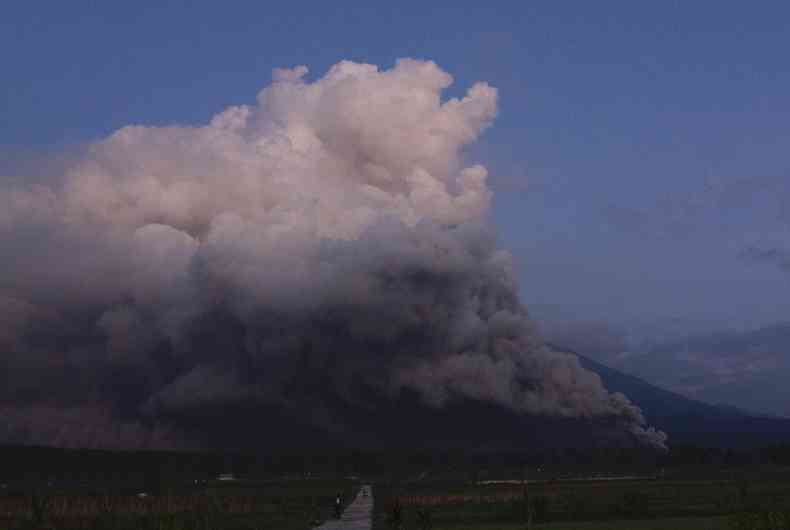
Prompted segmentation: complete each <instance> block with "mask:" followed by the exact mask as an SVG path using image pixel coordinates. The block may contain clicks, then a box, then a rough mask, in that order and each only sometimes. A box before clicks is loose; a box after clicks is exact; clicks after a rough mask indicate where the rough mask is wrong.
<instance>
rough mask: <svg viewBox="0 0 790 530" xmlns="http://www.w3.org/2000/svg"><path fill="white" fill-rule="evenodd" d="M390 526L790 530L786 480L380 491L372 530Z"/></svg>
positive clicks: (447, 485)
mask: <svg viewBox="0 0 790 530" xmlns="http://www.w3.org/2000/svg"><path fill="white" fill-rule="evenodd" d="M396 512H397V515H396ZM397 521H400V525H401V527H402V528H407V529H411V528H415V529H418V530H428V529H431V530H494V529H501V530H509V529H513V530H515V529H517V528H518V529H519V530H524V529H525V528H528V527H530V528H534V529H547V530H548V529H554V530H570V529H580V530H583V529H591V530H592V529H610V528H611V529H631V528H633V529H684V528H689V529H696V530H707V529H716V530H719V529H721V530H724V529H732V530H783V529H788V530H790V474H788V473H774V474H773V475H770V476H769V475H762V476H754V477H750V478H744V477H732V478H716V479H700V478H697V479H690V478H684V479H673V478H652V479H645V480H585V481H572V480H553V481H552V480H548V481H540V482H534V483H527V484H526V486H525V485H523V484H521V485H519V484H512V483H511V484H475V483H471V482H467V483H460V482H441V481H436V482H433V483H431V482H430V481H415V482H411V483H402V484H398V485H393V484H389V485H381V486H380V487H379V489H378V492H377V510H376V520H375V526H376V528H377V530H383V529H387V528H395V527H397V526H398V523H397Z"/></svg>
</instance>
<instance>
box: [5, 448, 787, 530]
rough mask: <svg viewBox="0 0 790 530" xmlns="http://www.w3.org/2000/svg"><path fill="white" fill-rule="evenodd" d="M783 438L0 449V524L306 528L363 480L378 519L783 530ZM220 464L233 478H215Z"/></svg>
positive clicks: (417, 525) (387, 523) (452, 524)
mask: <svg viewBox="0 0 790 530" xmlns="http://www.w3.org/2000/svg"><path fill="white" fill-rule="evenodd" d="M789 456H790V450H788V448H787V447H786V446H782V447H772V448H768V449H763V450H760V451H742V452H737V451H731V450H718V449H706V448H698V447H679V448H673V450H672V452H671V453H669V454H656V453H645V452H639V451H633V450H611V449H608V450H594V451H586V452H585V451H578V450H573V451H567V450H566V451H554V452H549V453H541V454H538V453H535V454H529V453H482V452H481V453H464V452H460V451H457V452H452V451H447V452H434V453H431V452H416V453H408V452H395V451H392V452H387V453H362V452H357V453H338V454H335V455H332V454H328V455H320V454H301V455H299V454H297V455H290V456H289V455H269V456H267V457H254V456H250V455H219V454H200V453H110V452H99V451H55V450H49V449H31V448H6V449H0V530H42V529H44V530H59V529H63V530H65V529H85V530H101V529H118V530H126V529H128V530H154V529H156V530H170V529H172V530H209V529H216V528H222V529H223V530H224V529H228V530H234V529H253V528H254V529H257V530H262V529H263V530H266V529H272V530H274V529H277V530H289V529H294V530H296V529H300V530H305V529H307V528H310V527H312V526H313V525H315V524H317V523H318V522H319V521H321V520H324V519H328V518H330V517H331V512H332V505H333V501H334V497H335V494H336V493H337V492H339V491H340V492H342V493H343V496H344V498H345V499H346V500H347V501H350V500H351V499H352V498H353V494H354V488H355V485H358V484H359V483H361V482H362V479H355V478H354V476H356V475H359V476H364V477H365V479H364V481H365V482H371V483H373V484H374V499H375V513H374V521H373V522H374V528H375V529H376V530H393V529H400V530H494V529H497V530H510V529H512V530H516V529H518V530H531V529H547V530H548V529H553V530H569V529H590V530H593V529H620V528H621V529H659V528H673V529H683V528H689V529H691V528H693V529H696V530H784V529H787V530H790V458H789ZM221 473H235V480H230V481H220V480H217V477H218V476H219V475H220V474H221Z"/></svg>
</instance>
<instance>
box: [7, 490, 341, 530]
mask: <svg viewBox="0 0 790 530" xmlns="http://www.w3.org/2000/svg"><path fill="white" fill-rule="evenodd" d="M338 492H342V493H343V497H344V499H347V500H350V499H351V498H352V497H353V493H354V488H353V484H352V482H351V481H349V480H342V479H322V480H318V479H294V480H267V481H234V482H233V483H221V482H211V483H207V484H202V485H199V486H192V487H190V488H186V487H183V486H182V487H180V488H178V489H174V490H173V491H172V492H166V493H163V494H159V495H146V496H141V495H137V494H135V495H130V494H125V495H124V494H104V495H103V494H99V493H97V492H96V491H95V490H93V489H92V488H72V489H70V490H60V491H54V490H40V491H39V492H25V493H22V492H14V491H6V492H4V493H0V530H6V529H8V530H13V529H29V530H34V529H35V530H40V529H53V530H54V529H64V530H65V529H69V530H70V529H94V530H100V529H107V530H110V529H112V530H116V529H118V530H122V529H123V530H126V529H128V530H148V529H157V530H192V529H195V530H198V529H199V530H209V529H215V528H222V529H227V530H235V529H239V530H242V529H245V530H246V529H250V530H252V529H255V530H269V529H271V530H290V529H294V530H297V529H298V530H304V529H306V528H310V527H311V526H313V525H315V524H317V523H318V522H320V521H323V520H325V519H328V518H329V517H330V513H331V507H332V504H333V501H334V498H335V495H336V494H337V493H338Z"/></svg>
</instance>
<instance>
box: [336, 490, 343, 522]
mask: <svg viewBox="0 0 790 530" xmlns="http://www.w3.org/2000/svg"><path fill="white" fill-rule="evenodd" d="M342 507H343V499H342V498H341V497H340V494H339V493H338V494H337V496H336V497H335V518H336V519H340V512H341V511H342V510H341V508H342Z"/></svg>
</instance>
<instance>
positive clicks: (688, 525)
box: [434, 517, 729, 530]
mask: <svg viewBox="0 0 790 530" xmlns="http://www.w3.org/2000/svg"><path fill="white" fill-rule="evenodd" d="M524 528H525V527H524V524H523V523H504V524H503V523H480V524H477V525H464V524H461V525H453V526H436V527H435V528H434V530H524ZM532 528H533V529H534V530H721V529H726V528H729V527H728V526H727V519H726V518H725V517H710V518H708V517H706V518H700V517H673V518H667V519H643V520H640V519H629V520H619V521H579V522H556V523H544V524H533V525H532Z"/></svg>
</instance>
